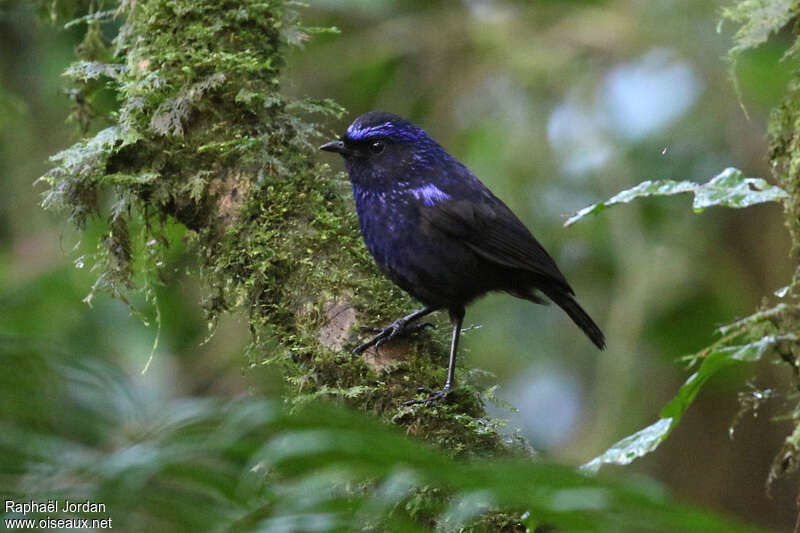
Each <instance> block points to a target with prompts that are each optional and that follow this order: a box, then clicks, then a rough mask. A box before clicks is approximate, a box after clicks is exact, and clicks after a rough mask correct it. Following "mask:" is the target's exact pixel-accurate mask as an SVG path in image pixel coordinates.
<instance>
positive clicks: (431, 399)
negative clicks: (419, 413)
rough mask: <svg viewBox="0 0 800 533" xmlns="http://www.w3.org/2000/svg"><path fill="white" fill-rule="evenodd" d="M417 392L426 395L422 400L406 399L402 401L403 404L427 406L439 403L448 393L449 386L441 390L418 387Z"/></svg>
mask: <svg viewBox="0 0 800 533" xmlns="http://www.w3.org/2000/svg"><path fill="white" fill-rule="evenodd" d="M417 392H419V393H425V394H427V395H428V397H427V398H425V399H424V400H408V401H406V402H403V405H419V404H424V405H425V407H429V406H431V405H433V404H435V403H439V402H441V401H443V400H444V399H445V398H447V395H448V394H450V387H445V388H443V389H442V390H437V391H431V390H430V389H428V388H425V387H420V388H418V389H417Z"/></svg>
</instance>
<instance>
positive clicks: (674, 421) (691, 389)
mask: <svg viewBox="0 0 800 533" xmlns="http://www.w3.org/2000/svg"><path fill="white" fill-rule="evenodd" d="M796 340H797V338H796V337H795V336H794V335H782V336H774V335H766V336H764V337H762V338H760V339H758V340H757V341H754V342H751V343H747V344H741V345H735V346H723V347H720V348H716V349H714V350H712V351H711V352H709V353H708V354H707V355H706V356H705V358H704V359H703V362H702V364H701V365H700V368H699V369H698V370H697V372H695V373H694V374H692V375H691V376H689V379H687V380H686V382H685V383H684V384H683V385H682V386H681V388H680V389H678V394H676V395H675V397H674V398H673V399H672V400H671V401H670V402H669V403H668V404H667V405H665V406H664V408H663V409H662V410H661V415H660V416H661V418H660V419H659V420H658V421H657V422H655V423H654V424H651V425H650V426H647V427H646V428H644V429H641V430H639V431H637V432H636V433H634V434H632V435H629V436H627V437H625V438H624V439H622V440H620V441H619V442H617V443H615V444H614V445H613V446H611V447H610V448H609V449H608V450H606V451H605V452H604V453H603V454H602V455H599V456H597V457H595V458H594V459H592V460H591V461H589V462H588V463H586V464H585V465H583V466H582V467H581V468H582V469H583V470H586V471H589V472H597V470H598V469H599V468H600V467H601V466H603V465H604V464H618V465H626V464H629V463H631V462H632V461H633V460H634V459H637V458H639V457H642V456H643V455H646V454H648V453H650V452H652V451H654V450H655V449H656V448H658V446H659V445H660V444H661V443H662V442H663V441H664V439H666V438H667V437H668V436H669V434H670V432H671V431H672V430H673V428H675V426H677V425H678V422H680V420H681V418H682V417H683V414H684V413H685V412H686V410H687V409H688V408H689V406H690V405H691V404H692V402H693V401H694V399H695V397H696V396H697V393H698V392H700V389H701V388H702V386H703V385H704V384H705V382H706V381H708V380H709V379H710V378H711V377H712V376H713V375H714V374H716V373H717V372H719V371H720V370H722V369H723V368H726V367H728V366H730V365H732V364H735V363H741V362H754V361H758V360H759V359H761V358H762V357H763V356H764V354H765V353H767V351H768V350H770V349H771V348H773V347H774V346H775V345H776V344H777V343H779V342H782V341H796Z"/></svg>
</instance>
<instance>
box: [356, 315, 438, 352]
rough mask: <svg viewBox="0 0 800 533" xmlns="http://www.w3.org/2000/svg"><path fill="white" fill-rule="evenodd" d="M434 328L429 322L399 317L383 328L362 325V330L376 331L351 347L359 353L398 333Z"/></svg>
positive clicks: (390, 338)
mask: <svg viewBox="0 0 800 533" xmlns="http://www.w3.org/2000/svg"><path fill="white" fill-rule="evenodd" d="M428 327H431V328H435V327H436V326H435V325H434V324H433V323H431V322H422V323H419V324H417V323H409V322H408V321H406V320H403V319H399V320H395V321H394V322H392V323H391V324H389V325H388V326H386V327H385V328H372V327H362V328H361V330H362V331H368V332H372V333H377V335H375V336H374V337H372V338H371V339H370V340H368V341H367V342H365V343H363V344H359V345H358V346H356V347H355V348H353V353H354V354H360V353H362V352H364V351H366V349H367V348H369V347H371V346H375V347H376V348H377V347H378V346H380V345H381V344H383V343H384V342H386V341H389V340H392V339H393V338H395V337H397V336H399V335H405V334H406V333H414V332H415V331H420V330H422V329H425V328H428Z"/></svg>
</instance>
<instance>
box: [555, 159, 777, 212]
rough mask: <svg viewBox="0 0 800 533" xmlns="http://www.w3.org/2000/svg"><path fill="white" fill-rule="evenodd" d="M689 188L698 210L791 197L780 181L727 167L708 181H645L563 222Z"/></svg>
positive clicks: (741, 205) (746, 204)
mask: <svg viewBox="0 0 800 533" xmlns="http://www.w3.org/2000/svg"><path fill="white" fill-rule="evenodd" d="M686 192H691V193H694V202H693V204H692V208H693V209H694V211H695V212H696V213H699V212H701V211H703V210H704V209H705V208H707V207H711V206H715V205H719V206H724V207H734V208H742V207H749V206H751V205H755V204H761V203H765V202H780V201H783V200H784V199H786V198H788V195H787V194H786V191H784V190H783V189H781V188H780V187H778V186H777V185H770V184H769V183H767V181H766V180H763V179H761V178H745V177H744V175H743V174H742V172H741V171H740V170H738V169H735V168H726V169H725V170H723V171H722V172H721V173H720V174H718V175H717V176H715V177H714V178H712V179H711V181H709V182H707V183H695V182H693V181H673V180H656V181H650V180H648V181H644V182H642V183H640V184H639V185H637V186H636V187H633V188H632V189H627V190H624V191H622V192H620V193H619V194H617V195H616V196H614V197H612V198H611V199H609V200H606V201H605V202H599V203H596V204H593V205H590V206H588V207H584V208H583V209H581V210H580V211H578V212H577V213H575V214H574V215H573V216H571V217H570V218H569V219H568V220H567V221H566V222H565V223H564V225H565V226H571V225H572V224H574V223H575V222H577V221H578V220H580V219H581V218H583V217H585V216H586V215H589V214H591V213H599V212H600V211H602V210H604V209H605V208H607V207H611V206H612V205H617V204H626V203H628V202H630V201H632V200H635V199H637V198H648V197H651V196H672V195H675V194H682V193H686Z"/></svg>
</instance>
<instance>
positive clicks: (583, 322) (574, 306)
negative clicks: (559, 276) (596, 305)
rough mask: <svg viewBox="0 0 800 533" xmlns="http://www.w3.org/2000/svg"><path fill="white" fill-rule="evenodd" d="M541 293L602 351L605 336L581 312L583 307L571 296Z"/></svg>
mask: <svg viewBox="0 0 800 533" xmlns="http://www.w3.org/2000/svg"><path fill="white" fill-rule="evenodd" d="M539 290H542V289H539ZM542 292H544V293H545V294H546V295H547V297H548V298H550V299H551V300H553V301H554V302H555V303H556V305H558V306H559V307H560V308H561V309H563V310H564V311H566V313H567V314H568V315H569V317H570V318H571V319H572V321H573V322H575V323H576V324H577V325H578V327H579V328H581V329H582V330H583V332H584V333H586V336H587V337H589V339H590V340H591V341H592V342H593V343H594V344H595V345H596V346H597V347H598V348H600V349H601V350H602V349H604V348H605V347H606V337H605V335H603V332H602V331H600V328H599V327H598V326H597V324H595V323H594V320H592V317H590V316H589V314H588V313H587V312H586V311H584V310H583V307H581V305H580V304H579V303H578V302H577V300H575V297H574V296H573V295H571V294H569V293H566V292H563V291H560V290H558V289H551V290H542Z"/></svg>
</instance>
